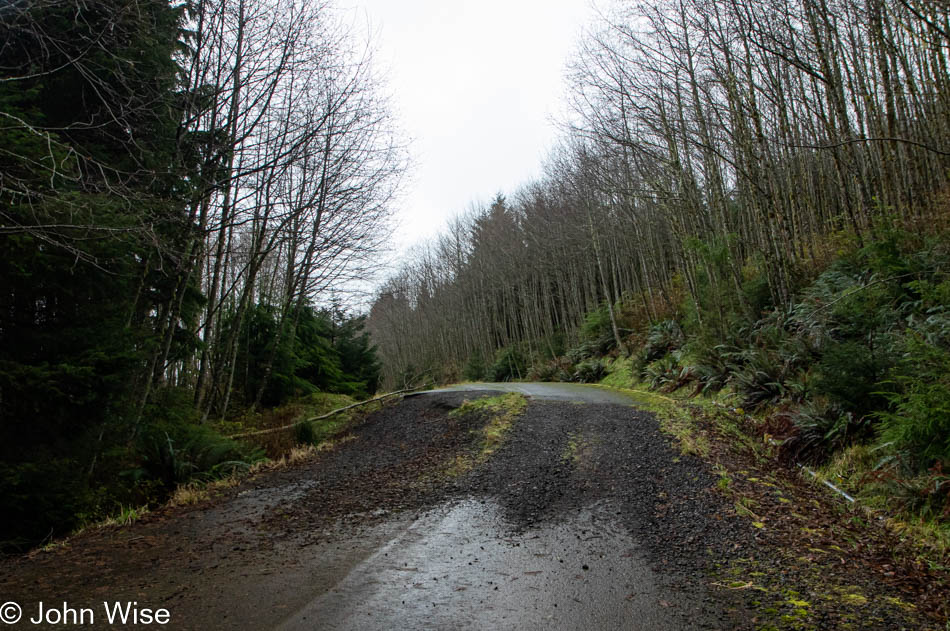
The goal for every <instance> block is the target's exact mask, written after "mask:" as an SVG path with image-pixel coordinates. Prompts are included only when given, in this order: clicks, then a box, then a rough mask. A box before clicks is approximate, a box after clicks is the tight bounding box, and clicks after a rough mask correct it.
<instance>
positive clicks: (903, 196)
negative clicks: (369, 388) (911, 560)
mask: <svg viewBox="0 0 950 631" xmlns="http://www.w3.org/2000/svg"><path fill="white" fill-rule="evenodd" d="M948 62H950V5H948V4H947V3H945V2H942V1H941V0H741V1H740V0H651V1H650V2H642V1H617V2H613V3H610V4H609V6H608V7H606V8H604V9H603V10H602V11H601V12H600V15H599V18H598V20H597V21H596V22H595V23H594V24H593V25H591V26H590V27H589V28H587V29H586V31H585V33H584V35H583V37H582V38H581V40H580V43H579V45H578V47H577V51H576V55H575V56H574V57H573V59H572V61H571V63H570V66H569V68H568V70H567V72H566V84H567V85H566V87H567V93H568V95H569V103H570V107H569V112H568V113H567V114H566V115H565V116H564V117H563V119H562V120H561V121H560V127H561V141H560V143H559V146H558V148H557V149H556V150H554V151H553V152H552V153H551V154H550V156H549V157H548V159H547V161H546V164H545V168H544V174H543V175H542V176H541V177H540V178H538V179H537V180H536V181H531V182H527V183H525V184H524V185H523V186H522V187H521V188H520V189H519V190H517V191H515V192H513V193H511V194H509V195H507V196H506V195H501V194H499V195H498V196H497V197H496V198H495V199H494V200H493V201H492V202H491V203H490V204H485V205H482V206H478V205H476V206H475V207H473V208H472V209H471V210H469V211H468V212H467V213H463V214H460V215H458V216H456V218H455V219H454V220H453V221H452V222H451V223H450V224H449V226H448V228H447V229H446V230H445V231H444V232H443V233H442V234H441V235H440V236H439V237H437V238H436V239H434V240H433V241H431V242H429V243H427V244H425V245H423V246H421V247H420V248H419V249H418V250H417V252H416V255H415V256H414V257H413V258H412V259H411V260H410V261H409V262H407V263H406V264H404V265H403V266H402V267H401V268H400V269H399V270H398V271H397V272H396V273H394V274H393V275H392V276H391V277H390V278H389V280H388V281H387V282H386V283H385V284H384V285H383V286H382V287H381V288H380V290H379V291H378V293H377V296H376V299H375V301H374V303H373V305H372V309H371V312H370V315H369V320H368V328H369V329H370V331H371V334H372V339H373V341H374V342H375V343H376V344H378V346H379V352H380V355H381V359H382V361H383V366H384V368H383V379H384V382H385V383H387V384H390V385H404V384H412V383H416V382H418V381H420V380H426V379H429V380H433V381H436V382H451V381H456V380H461V379H467V380H488V381H505V380H519V379H530V380H559V381H578V382H599V381H602V380H603V379H604V378H605V376H606V375H608V374H609V381H610V383H612V384H614V385H621V386H624V387H627V388H631V387H647V388H651V389H653V390H654V391H663V392H666V393H686V394H689V395H692V396H697V397H700V396H706V397H718V398H719V399H718V400H722V401H726V402H727V403H728V405H730V406H732V408H733V409H735V410H738V411H739V412H740V413H742V412H746V411H748V412H752V413H754V419H755V420H754V421H753V425H754V429H753V433H755V434H756V439H757V440H759V441H761V440H770V441H772V442H773V443H777V444H779V445H780V447H779V451H780V453H781V455H782V457H783V458H785V459H786V461H788V462H797V463H803V464H812V465H823V466H826V467H833V468H836V469H834V470H836V471H837V472H839V473H842V474H843V478H841V479H846V478H847V475H849V474H854V473H855V472H857V473H859V474H860V478H861V480H862V481H863V482H862V484H865V485H866V486H868V487H871V486H873V487H876V488H878V489H882V488H883V489H885V491H884V492H883V495H880V496H881V497H883V498H884V499H883V500H881V501H882V502H884V503H886V504H888V506H890V507H891V508H896V509H899V510H906V511H910V512H912V513H913V514H916V515H918V516H922V517H924V518H927V519H937V520H941V519H942V520H944V522H945V521H946V518H947V516H948V515H950V240H948V226H950V187H948V184H950V182H948V179H950V72H948ZM852 479H855V478H854V477H853V476H852ZM839 483H840V482H839Z"/></svg>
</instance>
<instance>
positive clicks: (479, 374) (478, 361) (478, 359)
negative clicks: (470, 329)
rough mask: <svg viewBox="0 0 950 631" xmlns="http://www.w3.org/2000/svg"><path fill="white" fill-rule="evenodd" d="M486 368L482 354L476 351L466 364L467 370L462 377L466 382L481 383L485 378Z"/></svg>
mask: <svg viewBox="0 0 950 631" xmlns="http://www.w3.org/2000/svg"><path fill="white" fill-rule="evenodd" d="M486 368H487V367H486V366H485V360H484V359H483V358H482V354H481V353H480V352H478V351H475V352H474V353H473V354H472V355H471V356H470V357H469V358H468V361H467V362H466V363H465V368H463V369H462V376H463V377H464V378H465V380H466V381H481V380H482V379H484V378H485V373H486Z"/></svg>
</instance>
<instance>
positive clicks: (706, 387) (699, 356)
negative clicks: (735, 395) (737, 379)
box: [691, 343, 737, 392]
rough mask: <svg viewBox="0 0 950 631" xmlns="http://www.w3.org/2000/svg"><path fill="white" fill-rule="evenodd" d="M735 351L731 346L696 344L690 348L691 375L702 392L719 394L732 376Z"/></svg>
mask: <svg viewBox="0 0 950 631" xmlns="http://www.w3.org/2000/svg"><path fill="white" fill-rule="evenodd" d="M736 352H737V349H736V348H735V347H734V346H732V345H731V344H716V345H711V344H703V343H696V344H694V345H692V347H691V354H692V356H693V357H694V361H693V373H694V375H695V376H696V379H697V380H698V381H699V383H700V385H701V387H702V391H703V392H719V391H720V390H722V389H723V388H725V387H726V384H727V383H728V381H729V378H730V377H731V376H732V369H733V358H734V357H735V354H736Z"/></svg>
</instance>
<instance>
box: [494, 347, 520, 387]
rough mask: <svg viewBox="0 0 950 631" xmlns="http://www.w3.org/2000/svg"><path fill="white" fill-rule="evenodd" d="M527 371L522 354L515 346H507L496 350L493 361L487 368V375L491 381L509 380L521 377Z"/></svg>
mask: <svg viewBox="0 0 950 631" xmlns="http://www.w3.org/2000/svg"><path fill="white" fill-rule="evenodd" d="M527 372H528V367H527V362H526V361H525V357H524V354H523V353H522V352H521V350H520V349H519V348H517V347H515V346H508V347H506V348H503V349H501V350H499V351H498V354H497V355H496V356H495V363H494V364H492V365H491V367H490V368H489V369H488V377H489V378H490V379H491V380H492V381H511V380H513V379H521V378H522V377H523V376H524V375H525V374H526V373H527Z"/></svg>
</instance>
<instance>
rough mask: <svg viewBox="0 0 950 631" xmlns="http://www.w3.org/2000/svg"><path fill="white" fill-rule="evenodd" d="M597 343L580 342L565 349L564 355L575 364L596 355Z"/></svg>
mask: <svg viewBox="0 0 950 631" xmlns="http://www.w3.org/2000/svg"><path fill="white" fill-rule="evenodd" d="M599 348H600V347H599V345H598V344H597V343H596V342H589V341H588V342H581V343H580V344H578V345H577V346H575V347H574V348H571V349H570V350H568V351H567V354H566V357H567V359H568V361H570V362H571V363H572V364H577V363H579V362H582V361H584V360H585V359H590V358H591V357H594V356H595V355H597V353H598V350H599Z"/></svg>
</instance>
